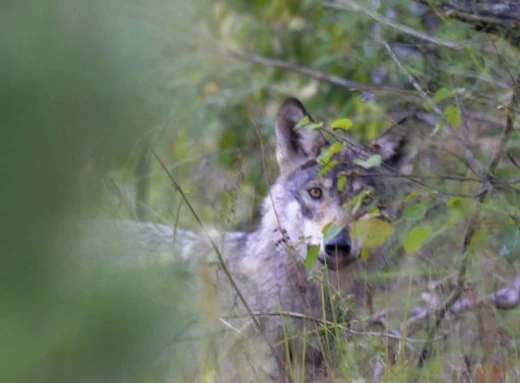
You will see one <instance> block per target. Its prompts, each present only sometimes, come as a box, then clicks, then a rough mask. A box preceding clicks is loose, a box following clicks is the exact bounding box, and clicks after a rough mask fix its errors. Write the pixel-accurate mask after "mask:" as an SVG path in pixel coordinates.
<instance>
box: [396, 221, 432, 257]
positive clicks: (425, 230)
mask: <svg viewBox="0 0 520 383" xmlns="http://www.w3.org/2000/svg"><path fill="white" fill-rule="evenodd" d="M432 231H433V230H432V227H431V226H430V225H424V226H415V227H414V228H413V229H412V230H410V232H409V233H408V235H407V236H406V239H405V240H404V244H403V247H404V251H406V252H407V253H408V254H410V255H413V254H415V253H417V251H418V250H419V249H420V248H421V247H422V246H423V245H424V244H425V243H426V242H427V241H428V240H429V239H430V237H431V236H432Z"/></svg>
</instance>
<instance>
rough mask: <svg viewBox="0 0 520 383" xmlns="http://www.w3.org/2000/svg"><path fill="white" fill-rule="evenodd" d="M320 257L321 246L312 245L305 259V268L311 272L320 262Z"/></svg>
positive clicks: (308, 248)
mask: <svg viewBox="0 0 520 383" xmlns="http://www.w3.org/2000/svg"><path fill="white" fill-rule="evenodd" d="M319 255H320V245H311V246H308V247H307V256H306V257H305V261H303V266H304V267H305V270H307V271H310V270H311V269H312V267H313V266H314V264H315V263H316V261H317V260H318V256H319Z"/></svg>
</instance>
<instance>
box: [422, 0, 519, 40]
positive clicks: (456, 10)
mask: <svg viewBox="0 0 520 383" xmlns="http://www.w3.org/2000/svg"><path fill="white" fill-rule="evenodd" d="M420 2H421V3H422V4H425V5H427V6H429V7H431V8H432V9H434V10H435V11H436V12H437V14H439V15H441V16H444V17H447V18H452V19H455V20H459V21H462V22H464V23H466V24H470V25H472V26H473V28H475V30H477V31H482V32H487V33H491V34H495V35H498V36H500V37H502V38H504V39H505V40H507V41H509V43H510V44H511V45H512V46H514V47H516V48H520V4H519V3H518V2H517V1H509V0H490V1H475V0H471V1H470V0H420Z"/></svg>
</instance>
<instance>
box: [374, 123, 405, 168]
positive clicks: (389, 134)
mask: <svg viewBox="0 0 520 383" xmlns="http://www.w3.org/2000/svg"><path fill="white" fill-rule="evenodd" d="M411 141H412V140H411V137H410V134H409V132H408V129H407V128H406V127H404V126H402V125H396V126H393V127H392V128H390V129H388V130H387V131H386V132H384V133H383V134H382V135H381V136H379V137H378V138H377V139H376V140H375V141H374V142H373V143H372V147H373V148H374V149H375V150H376V151H377V152H378V153H379V154H380V155H381V157H382V159H383V163H384V164H385V165H387V166H389V167H391V168H392V169H394V170H395V171H396V172H398V173H401V174H408V173H409V172H410V171H411V167H412V160H413V158H414V157H415V150H414V148H413V145H412V142H411Z"/></svg>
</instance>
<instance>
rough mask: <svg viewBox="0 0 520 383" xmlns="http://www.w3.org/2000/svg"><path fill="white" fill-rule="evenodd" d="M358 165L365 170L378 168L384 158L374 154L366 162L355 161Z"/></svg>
mask: <svg viewBox="0 0 520 383" xmlns="http://www.w3.org/2000/svg"><path fill="white" fill-rule="evenodd" d="M354 163H355V164H356V165H359V166H361V167H362V168H365V169H370V168H376V167H378V166H380V165H381V164H382V163H383V158H382V157H381V156H380V155H379V154H372V155H371V156H370V157H368V158H367V159H366V160H360V159H358V160H354Z"/></svg>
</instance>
